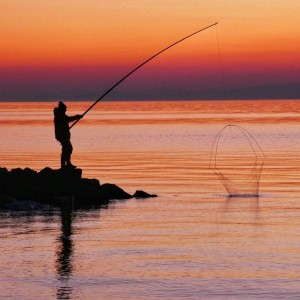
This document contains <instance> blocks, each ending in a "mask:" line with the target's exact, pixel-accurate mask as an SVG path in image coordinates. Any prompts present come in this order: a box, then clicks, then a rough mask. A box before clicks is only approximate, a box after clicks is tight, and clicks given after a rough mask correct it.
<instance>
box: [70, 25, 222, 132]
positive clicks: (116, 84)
mask: <svg viewBox="0 0 300 300" xmlns="http://www.w3.org/2000/svg"><path fill="white" fill-rule="evenodd" d="M217 24H218V22H216V23H214V24H211V25H209V26H207V27H204V28H202V29H200V30H198V31H196V32H194V33H192V34H189V35H187V36H186V37H184V38H182V39H180V40H179V41H177V42H175V43H173V44H171V45H170V46H168V47H166V48H164V49H163V50H161V51H159V52H157V53H156V54H154V55H153V56H151V57H150V58H148V59H147V60H146V61H144V62H143V63H141V64H140V65H139V66H137V67H136V68H134V69H133V70H132V71H131V72H129V73H128V74H127V75H126V76H124V77H123V78H122V79H120V80H119V81H118V82H117V83H115V84H114V85H113V86H112V87H111V88H110V89H108V90H107V91H106V92H105V93H104V94H103V95H102V96H101V97H100V98H99V99H98V100H96V101H95V102H94V103H93V104H92V105H91V106H90V107H89V108H88V109H87V110H86V111H85V112H84V113H83V116H84V115H85V114H87V113H88V112H89V111H90V110H91V109H92V108H93V107H94V106H95V105H96V104H97V103H98V102H99V101H100V100H101V99H103V98H104V97H105V96H106V95H107V94H108V93H110V92H111V91H112V90H113V89H114V88H115V87H116V86H118V85H119V84H120V83H121V82H122V81H124V80H125V79H126V78H127V77H129V76H130V75H131V74H132V73H134V72H135V71H137V70H138V69H139V68H141V67H142V66H143V65H145V64H146V63H147V62H149V61H150V60H152V59H153V58H155V57H156V56H158V55H159V54H161V53H163V52H164V51H166V50H168V49H170V48H172V47H173V46H175V45H177V44H179V43H181V42H182V41H184V40H186V39H188V38H190V37H191V36H193V35H195V34H197V33H199V32H201V31H204V30H206V29H208V28H210V27H213V26H216V25H217ZM79 120H80V119H78V120H76V121H75V122H74V123H73V124H72V125H71V126H70V129H71V128H72V127H73V126H74V125H75V124H76V123H77V122H78V121H79Z"/></svg>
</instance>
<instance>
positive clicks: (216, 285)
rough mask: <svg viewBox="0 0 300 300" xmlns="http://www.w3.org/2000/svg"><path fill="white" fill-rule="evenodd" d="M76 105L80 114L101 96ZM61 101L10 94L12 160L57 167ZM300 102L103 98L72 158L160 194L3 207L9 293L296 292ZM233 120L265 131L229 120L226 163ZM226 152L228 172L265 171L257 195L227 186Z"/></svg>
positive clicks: (2, 124)
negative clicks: (73, 204)
mask: <svg viewBox="0 0 300 300" xmlns="http://www.w3.org/2000/svg"><path fill="white" fill-rule="evenodd" d="M66 104H67V106H68V111H67V113H68V114H69V115H73V114H78V113H82V112H83V111H85V110H86V109H87V108H88V107H89V105H90V104H91V103H90V102H66ZM55 105H56V103H53V102H47V103H38V102H33V103H21V102H15V103H0V112H1V114H0V136H1V144H0V167H6V168H8V169H12V168H17V167H21V168H25V167H30V168H32V169H35V170H37V171H39V170H41V169H43V168H44V167H51V168H55V169H58V168H59V166H60V145H59V144H58V143H57V142H56V140H55V138H54V128H53V108H54V106H55ZM299 111H300V101H297V100H277V101H275V100H274V101H273V100H268V101H258V100H256V101H250V100H249V101H150V102H142V101H132V102H118V101H111V102H103V103H98V104H97V105H96V106H95V107H94V108H93V110H91V111H90V112H89V113H88V114H87V115H86V116H85V118H84V119H82V120H81V121H80V122H79V123H77V124H76V126H74V127H73V128H72V130H71V134H72V144H73V147H74V153H73V156H72V162H73V164H75V165H77V166H78V167H80V168H81V169H83V177H87V178H97V179H98V180H100V182H101V183H107V182H109V183H114V184H117V185H118V186H120V187H121V188H123V189H124V190H125V191H127V192H129V193H131V194H133V193H134V192H135V190H139V189H142V190H144V191H146V192H148V193H155V194H158V197H157V198H150V199H145V200H142V199H131V200H126V201H116V200H115V201H111V202H110V203H109V204H108V205H105V206H103V207H101V208H100V209H99V208H98V209H86V210H76V211H69V210H68V211H65V210H60V209H56V208H51V207H47V206H41V207H40V209H39V210H30V209H28V210H26V211H24V210H14V211H12V210H0V238H1V243H0V298H1V299H34V298H37V299H146V300H150V299H151V300H152V299H298V298H299V293H300V284H299V283H300V280H299V274H300V254H299V247H300V231H299V226H300V201H299V196H300V157H299V149H300V132H299V121H300V114H299ZM228 124H231V125H236V126H239V128H241V129H242V131H243V130H244V131H243V132H244V133H245V132H247V133H249V134H250V135H251V136H252V137H253V140H251V138H249V137H248V138H247V137H245V134H243V133H241V131H240V132H239V134H238V135H234V134H233V131H230V130H229V131H227V133H226V135H227V137H228V139H225V138H224V139H223V140H222V142H220V144H219V148H218V150H217V151H216V154H217V156H218V158H216V159H213V162H216V161H217V162H218V169H217V175H219V176H217V175H216V174H215V173H216V172H214V171H216V170H215V169H214V168H212V167H211V166H210V163H211V154H212V152H211V151H212V148H213V144H214V141H216V136H217V134H218V133H219V132H220V131H221V130H222V129H223V128H224V126H226V125H228ZM234 128H237V127H232V128H230V129H234ZM249 139H250V143H249ZM254 140H255V141H256V142H257V144H258V145H259V147H260V148H261V150H262V151H263V157H262V156H261V154H260V153H259V154H258V153H257V152H256V150H255V149H257V148H255V149H253V148H252V146H251V144H253V143H254V142H253V141H254ZM221 147H222V149H221ZM221 155H222V160H221V158H220V159H219V157H221ZM259 155H260V158H259V159H261V160H260V162H262V163H263V167H262V168H257V167H256V165H255V162H256V161H257V157H258V156H259ZM220 165H222V166H221V167H222V171H221V172H222V176H223V172H230V173H229V175H228V176H227V175H226V176H227V177H226V178H229V177H231V179H228V181H226V182H225V185H226V184H227V183H228V182H229V180H231V181H230V182H231V183H230V184H232V185H233V186H235V185H239V184H242V185H247V184H248V179H249V174H250V175H251V174H254V175H255V176H256V177H255V178H256V179H255V180H256V181H255V180H254V181H255V182H254V181H253V178H252V177H251V180H252V182H251V184H254V183H256V184H257V183H259V194H258V195H255V194H253V195H247V197H245V196H238V195H235V197H228V192H227V190H226V188H225V186H224V178H225V177H224V176H223V177H222V176H220V174H219V173H218V172H219V171H220V168H219V166H220ZM249 172H250V173H249ZM251 176H252V175H251ZM222 178H223V181H222ZM220 179H221V180H220ZM226 180H227V179H226Z"/></svg>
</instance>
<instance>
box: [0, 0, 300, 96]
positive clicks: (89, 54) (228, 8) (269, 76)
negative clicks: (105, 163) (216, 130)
mask: <svg viewBox="0 0 300 300" xmlns="http://www.w3.org/2000/svg"><path fill="white" fill-rule="evenodd" d="M0 8H1V9H0V25H1V29H0V34H1V47H0V100H1V101H10V100H20V101H25V100H29V101H30V100H32V101H37V100H39V101H45V100H57V99H58V98H59V99H65V100H93V99H97V98H99V96H101V94H102V93H103V92H105V91H106V90H107V89H108V88H110V87H111V86H112V85H113V84H114V83H115V82H117V81H118V80H119V79H120V78H121V77H123V76H124V75H126V73H128V72H129V71H131V70H132V69H133V68H135V67H136V66H137V65H139V64H140V63H141V62H143V61H144V60H146V59H147V58H149V57H150V56H152V55H153V54H155V53H156V52H158V51H160V50H161V49H163V48H165V47H166V46H168V45H169V44H171V43H173V42H175V41H176V40H178V39H180V38H182V37H184V36H186V35H188V34H190V33H192V32H194V31H196V30H198V29H201V28H203V27H206V26H208V25H210V24H213V23H215V22H219V24H218V26H217V27H216V26H215V27H212V28H210V29H208V30H206V31H204V32H202V33H200V34H198V35H196V36H194V37H192V38H191V39H189V40H187V41H185V42H183V43H181V44H179V45H178V46H176V47H174V48H172V49H171V50H168V51H167V52H165V53H163V54H162V55H161V56H159V57H157V58H156V59H155V60H153V61H151V62H150V63H149V64H147V65H145V66H144V67H143V68H141V69H140V70H139V71H137V72H136V73H134V75H132V76H131V77H130V78H128V80H126V81H124V82H123V83H122V84H121V85H120V86H119V87H118V88H117V89H115V90H114V92H113V93H112V94H111V95H110V96H109V97H108V98H107V99H111V98H113V99H124V100H125V99H129V100H130V99H224V98H227V99H255V98H257V99H260V98H300V21H299V16H300V2H299V1H295V0H285V1H279V0H259V1H253V0H243V1H241V0H226V1H224V0H223V1H218V0H216V1H206V0H205V1H199V0H187V1H183V0H180V1H179V0H151V1H150V0H122V1H121V0H114V1H110V0H51V1H50V0H49V1H48V0H26V1H24V0H1V4H0ZM218 40H219V46H220V52H221V56H219V52H218ZM222 75H223V77H222ZM223 78H224V80H223Z"/></svg>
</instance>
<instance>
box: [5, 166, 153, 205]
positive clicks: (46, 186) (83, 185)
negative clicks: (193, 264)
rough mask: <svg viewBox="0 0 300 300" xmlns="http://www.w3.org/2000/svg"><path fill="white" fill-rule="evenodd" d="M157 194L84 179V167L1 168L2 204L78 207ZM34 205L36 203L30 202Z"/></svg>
mask: <svg viewBox="0 0 300 300" xmlns="http://www.w3.org/2000/svg"><path fill="white" fill-rule="evenodd" d="M133 197H137V198H148V197H156V195H151V194H148V193H146V192H143V191H136V192H135V194H134V195H130V194H128V193H127V192H125V191H124V190H122V189H121V188H120V187H118V186H116V185H115V184H109V183H105V184H102V185H101V184H100V182H99V181H98V180H97V179H88V178H82V170H81V169H71V168H64V169H59V170H53V169H51V168H48V167H47V168H44V169H43V170H41V171H40V172H37V171H34V170H32V169H29V168H25V169H20V168H16V169H12V170H11V171H8V170H7V169H6V168H0V207H1V206H2V207H3V206H6V205H7V204H8V203H11V204H12V202H13V201H15V200H18V201H25V200H26V201H27V202H28V201H37V202H40V203H43V204H46V205H54V206H65V205H72V206H74V207H86V206H97V205H101V204H104V203H107V202H109V200H112V199H130V198H133ZM30 205H31V207H34V206H32V204H30Z"/></svg>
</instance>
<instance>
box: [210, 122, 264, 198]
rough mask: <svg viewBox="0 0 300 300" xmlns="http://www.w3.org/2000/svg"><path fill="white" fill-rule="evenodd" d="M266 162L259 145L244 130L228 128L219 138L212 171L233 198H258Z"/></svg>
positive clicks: (212, 162)
mask: <svg viewBox="0 0 300 300" xmlns="http://www.w3.org/2000/svg"><path fill="white" fill-rule="evenodd" d="M264 161H265V155H264V153H263V151H262V150H261V148H260V146H259V145H258V143H257V141H256V140H255V139H254V137H253V136H252V135H251V134H250V133H249V132H248V131H247V130H245V129H244V128H242V127H240V126H237V125H227V126H225V127H223V128H222V129H221V130H220V131H219V133H218V134H217V136H216V137H215V140H214V143H213V147H212V150H211V157H210V168H211V169H212V170H213V171H214V173H215V174H216V175H217V177H218V178H219V180H220V181H221V182H222V184H223V186H224V187H225V189H226V190H227V192H228V194H229V196H230V197H240V196H249V197H253V196H258V194H259V182H260V176H261V172H262V168H263V165H264Z"/></svg>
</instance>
